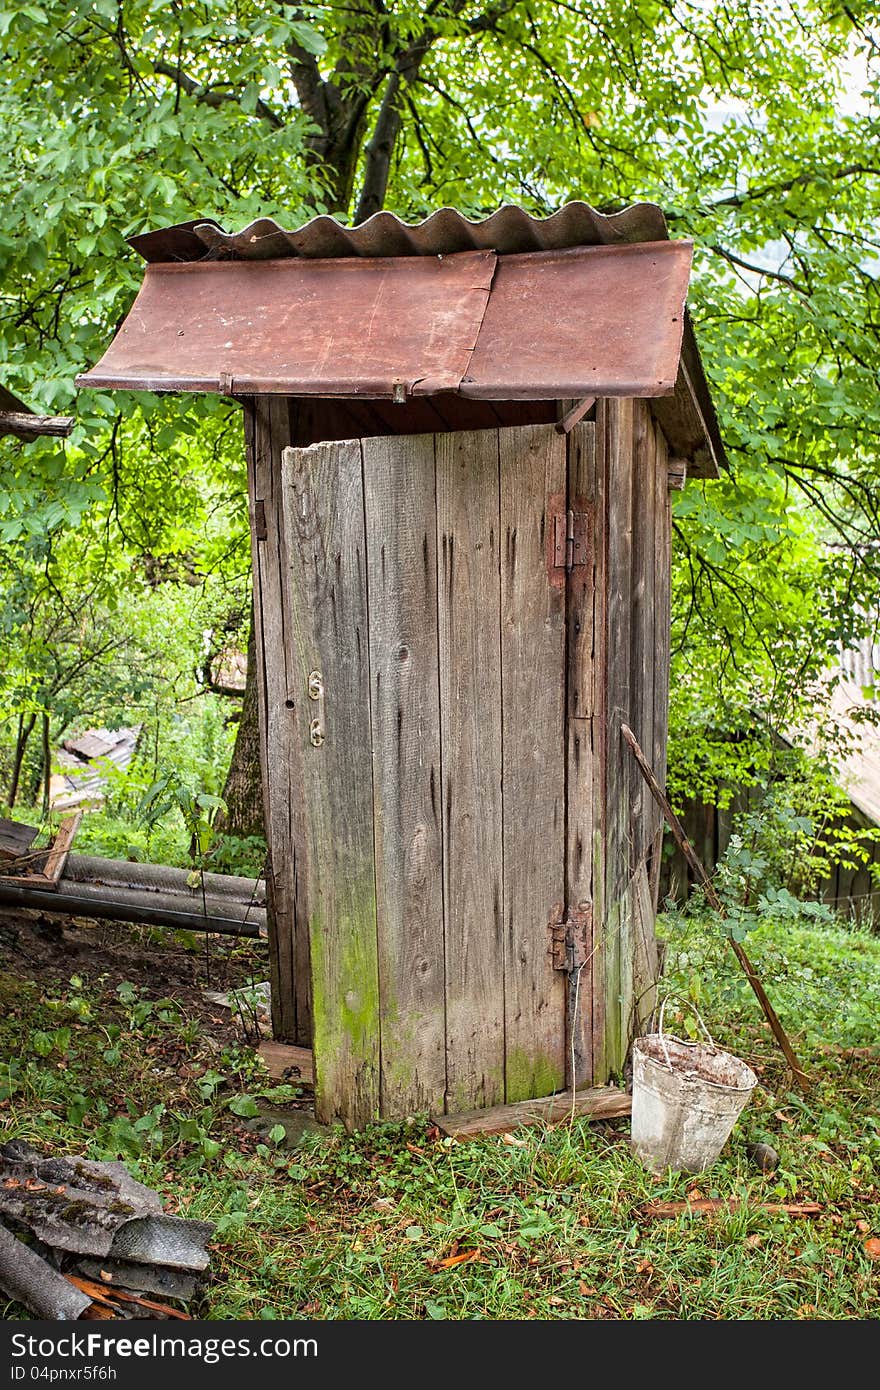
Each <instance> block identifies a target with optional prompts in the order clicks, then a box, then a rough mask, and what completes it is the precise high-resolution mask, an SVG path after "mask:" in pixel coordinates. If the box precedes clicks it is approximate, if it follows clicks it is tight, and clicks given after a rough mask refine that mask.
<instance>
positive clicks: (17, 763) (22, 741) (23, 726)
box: [9, 714, 37, 811]
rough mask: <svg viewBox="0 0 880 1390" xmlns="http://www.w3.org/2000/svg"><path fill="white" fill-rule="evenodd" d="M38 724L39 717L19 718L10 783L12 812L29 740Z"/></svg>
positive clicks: (33, 715)
mask: <svg viewBox="0 0 880 1390" xmlns="http://www.w3.org/2000/svg"><path fill="white" fill-rule="evenodd" d="M36 722H37V716H36V715H35V714H31V715H29V716H28V718H27V719H25V717H24V715H23V714H20V715H19V716H18V737H17V739H16V740H15V757H14V759H13V763H12V778H11V780H10V783H9V809H10V811H11V810H12V808H13V806H14V805H15V802H16V799H17V797H18V784H19V781H20V780H21V768H22V763H23V762H24V755H25V752H26V750H27V745H28V739H29V738H30V736H31V731H32V729H33V727H34V725H35V724H36Z"/></svg>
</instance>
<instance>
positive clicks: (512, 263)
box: [84, 241, 691, 401]
mask: <svg viewBox="0 0 880 1390" xmlns="http://www.w3.org/2000/svg"><path fill="white" fill-rule="evenodd" d="M690 264H691V246H690V243H689V242H684V241H661V242H648V243H645V244H643V245H636V246H622V247H607V246H598V247H584V246H580V247H573V248H571V249H568V250H564V251H539V252H535V253H532V254H529V255H515V256H495V255H494V254H493V253H492V252H491V251H459V252H454V253H453V254H451V255H444V256H416V257H413V256H407V257H387V258H386V257H381V258H379V257H377V258H370V259H368V260H353V259H352V258H350V257H345V258H340V259H331V260H304V259H301V258H295V259H291V258H289V257H288V258H287V259H282V260H271V261H262V260H261V261H244V262H242V261H199V262H196V263H194V264H181V263H179V262H178V263H176V264H168V263H163V264H158V265H150V266H148V267H147V273H146V275H145V277H144V284H143V287H142V288H141V292H140V294H139V295H138V298H137V300H136V301H135V304H134V307H133V308H132V311H131V313H130V314H129V316H128V318H127V319H126V321H125V323H124V324H123V326H122V328H121V329H120V331H119V333H118V334H117V336H116V338H115V339H114V341H113V342H112V343H111V345H110V347H109V348H108V350H107V352H106V353H105V354H104V357H103V358H102V359H101V361H100V362H99V363H98V365H97V366H96V367H95V368H94V369H93V370H92V371H91V372H89V373H88V374H87V376H86V377H85V378H84V381H85V382H86V383H87V384H89V385H94V386H104V387H111V388H112V387H122V388H134V389H141V390H173V391H217V392H219V393H221V394H224V395H257V394H260V395H262V394H271V393H274V394H281V395H289V396H306V395H316V396H343V397H344V396H362V397H365V398H368V399H369V398H372V399H383V398H385V399H388V398H394V397H395V396H396V395H398V394H402V395H403V396H407V397H408V396H414V395H415V396H430V395H435V394H436V393H438V392H441V391H454V392H459V393H460V394H461V395H464V396H471V397H477V398H481V399H483V400H501V401H514V400H557V399H563V398H567V397H569V396H578V395H581V396H584V395H593V396H596V395H603V396H659V395H663V394H664V393H666V392H672V391H673V390H674V387H675V382H676V377H677V374H678V368H679V358H680V355H681V339H682V331H683V322H684V305H685V299H686V296H687V285H688V275H689V272H690Z"/></svg>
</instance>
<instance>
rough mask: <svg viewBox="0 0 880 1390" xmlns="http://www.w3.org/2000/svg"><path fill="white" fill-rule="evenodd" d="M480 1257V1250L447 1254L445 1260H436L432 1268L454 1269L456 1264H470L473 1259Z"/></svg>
mask: <svg viewBox="0 0 880 1390" xmlns="http://www.w3.org/2000/svg"><path fill="white" fill-rule="evenodd" d="M479 1258H480V1251H479V1250H465V1252H464V1254H462V1255H447V1257H446V1259H445V1260H435V1261H434V1263H433V1264H432V1265H431V1268H432V1269H433V1270H435V1271H438V1270H441V1269H453V1268H454V1267H455V1266H456V1265H465V1264H469V1263H470V1262H471V1261H473V1260H478V1259H479Z"/></svg>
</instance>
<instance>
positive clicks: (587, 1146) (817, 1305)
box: [0, 921, 880, 1319]
mask: <svg viewBox="0 0 880 1390" xmlns="http://www.w3.org/2000/svg"><path fill="white" fill-rule="evenodd" d="M667 934H668V936H669V950H668V957H667V981H668V983H669V985H670V986H671V987H674V988H675V989H677V990H680V991H682V992H683V993H689V994H691V995H692V996H697V998H698V1000H699V1003H700V1007H701V1008H702V1009H703V1011H704V1013H705V1015H706V1017H707V1019H708V1020H709V1021H710V1024H711V1026H712V1029H713V1031H714V1032H715V1033H716V1035H717V1036H718V1037H719V1039H720V1040H721V1041H722V1042H724V1043H725V1044H727V1045H729V1046H731V1047H732V1048H733V1049H734V1050H736V1051H737V1052H738V1053H739V1055H741V1056H743V1057H745V1058H747V1059H748V1060H750V1061H751V1062H752V1064H753V1065H754V1066H755V1067H756V1069H757V1070H758V1073H759V1076H760V1078H761V1084H760V1086H759V1088H758V1091H757V1094H756V1096H755V1098H754V1100H753V1101H752V1103H751V1105H750V1106H749V1108H748V1109H747V1110H746V1112H745V1113H744V1115H743V1117H742V1119H741V1121H740V1122H739V1124H738V1126H737V1129H736V1131H735V1134H734V1137H733V1139H732V1140H731V1142H730V1143H729V1144H728V1146H727V1148H726V1150H725V1152H724V1155H723V1157H722V1159H721V1160H720V1161H719V1162H718V1163H717V1164H716V1165H715V1166H714V1167H713V1168H712V1169H711V1170H710V1171H709V1172H707V1173H705V1174H703V1175H701V1176H700V1177H699V1178H698V1179H686V1178H684V1177H681V1176H677V1175H673V1174H669V1175H667V1176H665V1177H661V1178H657V1177H653V1176H652V1175H650V1174H648V1173H646V1172H645V1171H644V1170H643V1169H642V1168H641V1166H640V1165H639V1164H638V1163H637V1162H636V1161H635V1160H634V1159H633V1157H632V1156H631V1154H630V1151H629V1147H628V1142H627V1135H628V1124H627V1123H620V1124H615V1125H603V1126H592V1127H591V1126H589V1125H587V1124H585V1123H583V1122H579V1121H575V1122H574V1123H573V1124H570V1125H569V1124H561V1125H558V1126H557V1127H556V1128H554V1129H552V1130H545V1131H541V1132H536V1131H521V1132H520V1133H519V1134H518V1135H516V1136H508V1138H507V1139H504V1138H492V1139H486V1140H483V1141H479V1142H475V1143H471V1144H467V1145H460V1144H452V1143H450V1142H449V1141H445V1140H442V1139H441V1138H440V1137H439V1136H438V1135H437V1132H436V1130H432V1129H431V1127H430V1125H429V1124H428V1123H427V1121H426V1120H424V1119H416V1120H414V1121H413V1122H412V1123H409V1124H406V1125H394V1126H391V1125H385V1126H379V1127H376V1128H375V1129H373V1130H372V1131H370V1132H368V1133H367V1134H364V1135H361V1136H358V1137H354V1138H349V1137H345V1136H343V1135H342V1134H339V1133H337V1134H333V1135H329V1136H319V1137H317V1138H315V1139H312V1140H310V1141H309V1140H307V1141H306V1143H305V1144H304V1145H302V1146H300V1147H299V1148H297V1149H295V1150H292V1151H287V1150H285V1149H284V1148H283V1147H281V1146H280V1144H279V1143H278V1142H277V1141H278V1140H279V1139H280V1135H281V1130H280V1127H279V1128H278V1129H275V1130H274V1131H273V1135H272V1137H271V1138H270V1137H268V1136H266V1135H265V1134H264V1139H263V1140H261V1139H260V1138H259V1137H258V1136H257V1135H256V1134H254V1133H253V1132H252V1131H251V1130H250V1129H248V1128H247V1127H246V1120H247V1117H248V1115H250V1114H252V1112H253V1111H254V1110H255V1109H256V1108H257V1107H258V1106H259V1107H260V1108H262V1109H264V1110H265V1109H267V1108H268V1112H269V1115H270V1120H271V1117H272V1113H273V1112H272V1107H273V1105H276V1104H279V1105H280V1104H287V1105H289V1104H290V1102H291V1101H292V1100H293V1099H294V1097H295V1096H296V1094H297V1093H296V1090H295V1089H293V1088H291V1087H282V1088H278V1087H275V1088H273V1087H272V1085H271V1083H270V1082H269V1081H268V1079H267V1078H266V1076H265V1074H264V1073H263V1071H262V1068H261V1064H260V1063H258V1062H256V1061H255V1059H254V1055H253V1053H252V1052H250V1051H249V1050H248V1049H247V1048H243V1047H241V1046H239V1045H235V1044H232V1043H231V1042H230V1035H229V1031H228V1029H225V1028H224V1026H222V1025H220V1024H215V1023H214V1022H212V1017H211V1015H210V1013H209V1012H208V1013H206V1012H205V1009H204V1007H202V1006H200V1005H199V1003H198V1000H199V998H200V996H199V994H198V991H197V988H196V986H197V985H198V980H199V970H200V968H201V967H200V965H199V962H200V960H201V957H196V956H193V957H192V959H191V960H190V959H189V958H188V957H184V958H183V963H182V964H181V963H180V959H179V956H174V957H169V956H165V957H164V958H163V956H160V955H159V954H158V953H157V952H156V950H155V948H152V949H151V950H150V951H144V952H142V953H141V955H142V956H143V958H144V959H145V960H148V961H151V962H154V964H153V965H152V967H151V976H148V977H147V978H150V977H151V978H152V979H153V980H154V981H155V982H156V983H155V984H153V985H152V986H149V987H146V986H145V984H144V972H143V970H142V969H141V965H140V964H139V962H140V960H141V956H139V955H138V953H137V951H136V950H134V949H132V950H131V951H129V953H128V955H127V957H126V958H125V959H123V961H122V962H121V963H120V962H118V961H117V964H116V965H114V964H113V961H114V960H116V957H115V956H114V955H113V953H112V951H109V950H105V951H103V952H97V953H96V952H92V951H89V950H87V949H82V950H81V951H80V953H79V955H77V956H76V957H75V971H74V969H72V968H71V966H70V963H69V956H68V955H67V954H66V953H64V952H56V953H55V954H54V955H53V956H52V958H51V960H47V959H46V958H45V957H44V958H43V959H42V961H41V963H40V966H39V968H37V966H36V965H35V964H34V963H33V962H32V963H30V964H29V963H28V962H27V961H26V960H24V959H23V958H22V957H21V956H20V955H19V954H16V953H15V952H11V953H5V967H6V968H5V973H3V974H2V975H0V1056H2V1057H3V1058H4V1059H5V1060H4V1061H3V1063H2V1064H0V1097H2V1099H0V1128H2V1132H3V1136H4V1137H11V1136H13V1135H15V1136H20V1137H23V1138H27V1139H30V1140H32V1141H33V1142H35V1143H37V1144H39V1145H42V1146H44V1147H45V1148H46V1149H47V1150H59V1149H60V1150H67V1151H78V1152H84V1153H88V1154H89V1155H90V1156H92V1157H109V1156H114V1157H115V1156H119V1157H122V1158H124V1159H126V1160H127V1161H128V1162H129V1164H130V1166H131V1169H132V1171H133V1172H134V1173H135V1175H136V1176H138V1177H140V1178H142V1179H143V1180H144V1181H146V1182H148V1183H150V1184H152V1185H153V1186H155V1187H157V1188H158V1189H159V1190H160V1191H161V1192H162V1193H163V1194H164V1196H165V1198H166V1201H167V1203H168V1205H169V1207H170V1208H172V1209H176V1210H178V1211H179V1212H180V1213H181V1214H184V1215H188V1216H199V1217H207V1218H210V1219H212V1220H214V1221H216V1223H217V1231H216V1239H215V1243H214V1255H213V1258H212V1264H211V1276H210V1280H209V1282H208V1284H207V1285H206V1288H205V1290H204V1293H203V1295H202V1296H201V1299H200V1301H199V1302H198V1303H196V1304H195V1305H193V1306H192V1307H191V1311H192V1312H193V1314H194V1315H196V1316H201V1317H207V1318H216V1319H222V1318H237V1317H240V1318H261V1317H262V1318H273V1317H274V1318H303V1317H306V1318H407V1319H412V1318H551V1319H555V1318H675V1319H690V1318H695V1319H696V1318H702V1319H715V1318H724V1319H728V1318H738V1319H742V1318H757V1319H765V1318H773V1319H779V1318H834V1319H836V1318H864V1317H875V1316H877V1314H878V1312H880V1259H876V1258H872V1255H880V1240H878V1238H880V1202H878V1197H880V1132H878V1123H880V1120H878V1096H880V1047H878V1032H877V1020H878V1017H880V940H878V939H877V938H876V937H871V936H869V935H867V934H864V933H857V932H850V931H845V930H837V929H831V928H827V927H822V926H818V927H812V928H793V927H791V926H787V927H785V928H778V927H777V928H772V927H770V926H769V925H768V926H766V927H764V928H762V929H761V930H760V931H759V932H757V933H754V934H753V936H752V938H751V940H750V950H751V952H752V953H753V955H754V957H755V959H756V961H757V962H758V964H759V965H760V968H761V970H762V973H763V975H764V977H765V981H766V983H767V986H768V989H769V990H770V992H771V994H772V997H773V999H774V1002H775V1003H776V1005H777V1008H778V1011H779V1013H780V1014H781V1015H782V1017H783V1020H784V1022H785V1023H786V1025H787V1026H788V1028H789V1029H790V1031H791V1034H792V1038H793V1040H794V1041H795V1045H796V1047H797V1049H798V1051H799V1053H800V1054H801V1057H802V1060H803V1061H804V1062H805V1063H806V1065H807V1067H808V1070H809V1072H810V1073H811V1076H812V1077H813V1078H814V1081H815V1084H814V1087H813V1089H812V1090H811V1092H810V1094H809V1096H808V1097H806V1098H805V1097H802V1096H801V1095H800V1094H798V1093H797V1092H796V1091H793V1090H791V1089H790V1088H789V1083H788V1079H787V1077H786V1073H785V1071H784V1068H783V1067H782V1066H781V1065H780V1060H779V1057H778V1054H777V1052H776V1051H775V1048H774V1045H773V1040H772V1037H771V1036H770V1035H769V1033H768V1030H767V1029H766V1027H765V1026H764V1025H763V1024H762V1022H761V1018H760V1015H759V1014H758V1012H757V1008H756V1006H755V1005H754V1001H753V1000H752V998H751V996H750V994H749V992H748V988H747V986H746V987H745V988H744V987H743V985H742V984H741V982H740V980H739V979H738V977H737V975H736V973H735V968H734V963H733V961H732V957H730V958H728V957H729V952H728V951H727V950H726V948H725V947H724V946H723V945H721V944H720V943H719V942H718V940H717V938H716V937H714V935H713V934H712V932H711V930H710V929H709V928H707V927H706V925H705V924H701V923H699V922H693V921H692V922H689V923H678V924H668V925H667ZM81 935H82V933H81ZM22 944H23V945H24V947H25V949H27V948H28V941H27V939H25V938H23V939H22ZM163 960H164V962H165V964H164V970H165V972H166V976H167V978H166V982H165V983H164V984H163V983H162V975H163ZM169 960H173V961H174V962H177V963H176V964H175V968H174V970H173V971H172V970H171V967H170V965H168V964H167V962H168V961H169ZM214 968H215V974H216V971H217V969H218V966H217V962H216V961H215V967H214ZM224 968H225V969H226V970H227V972H228V970H229V969H230V968H232V967H231V966H230V965H229V964H228V963H227V965H226V966H225V967H224ZM236 968H238V969H239V971H240V970H241V969H242V968H244V967H243V966H242V965H241V962H240V961H239V965H238V967H236ZM126 970H128V971H129V972H130V974H131V975H132V976H133V977H134V978H131V979H127V978H125V977H124V972H125V971H126ZM187 971H189V972H190V973H191V975H192V986H191V987H187V988H184V987H183V983H184V980H185V977H186V975H187ZM258 973H259V972H258ZM163 994H164V995H165V996H166V997H165V998H164V999H163V998H162V997H161V996H162V995H163ZM747 1140H763V1141H766V1142H769V1143H771V1144H772V1145H773V1146H774V1147H775V1148H776V1149H777V1150H778V1151H779V1153H780V1155H781V1163H780V1166H779V1168H778V1169H777V1171H776V1172H775V1173H772V1174H765V1173H762V1172H759V1171H758V1170H757V1169H756V1168H755V1167H754V1166H753V1165H752V1163H751V1162H750V1161H749V1159H748V1157H747V1154H746V1149H745V1144H746V1141H747ZM694 1191H699V1193H701V1194H702V1195H704V1196H707V1197H711V1196H720V1197H738V1198H741V1199H742V1205H741V1206H740V1209H739V1210H738V1211H736V1212H735V1213H733V1214H731V1213H729V1212H727V1213H724V1214H722V1215H715V1216H708V1217H707V1216H695V1215H686V1216H682V1217H678V1218H675V1219H660V1218H657V1217H652V1216H650V1215H649V1214H647V1213H646V1212H645V1210H644V1204H645V1203H646V1202H648V1201H651V1200H654V1199H658V1198H660V1199H662V1198H680V1197H683V1196H684V1195H685V1194H687V1193H688V1192H691V1193H693V1192H694ZM791 1200H798V1201H808V1200H809V1201H812V1202H816V1203H818V1204H819V1205H820V1208H821V1213H820V1215H819V1216H817V1217H813V1218H806V1219H805V1218H795V1217H790V1216H785V1215H779V1214H774V1213H772V1212H769V1211H767V1210H765V1209H764V1207H763V1205H762V1204H764V1203H768V1202H769V1203H774V1202H775V1203H778V1202H785V1201H791ZM20 1312H21V1310H17V1309H15V1307H14V1306H11V1307H9V1308H8V1309H7V1310H6V1316H16V1315H20Z"/></svg>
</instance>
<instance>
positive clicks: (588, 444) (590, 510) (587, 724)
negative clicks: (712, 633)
mask: <svg viewBox="0 0 880 1390" xmlns="http://www.w3.org/2000/svg"><path fill="white" fill-rule="evenodd" d="M598 485H599V480H598V476H597V468H596V427H595V425H594V424H593V423H592V422H590V423H587V424H579V425H576V426H575V427H574V429H573V430H572V431H571V435H570V437H569V444H568V494H569V505H570V506H571V507H572V509H573V510H575V511H583V512H585V513H586V515H587V517H588V522H587V537H588V541H587V552H588V553H587V563H586V565H585V566H584V567H583V568H578V569H573V570H572V572H571V574H570V575H569V577H568V583H567V590H566V606H567V617H566V622H567V629H568V639H567V654H566V660H567V674H566V681H565V685H566V691H567V710H566V735H567V753H566V758H567V769H566V798H567V810H566V827H565V838H566V847H565V901H566V903H567V904H568V906H569V907H578V906H579V905H580V904H585V905H587V906H588V908H589V919H588V920H589V932H588V935H587V938H586V941H585V943H584V945H585V960H584V963H583V966H582V968H580V970H579V973H578V974H577V975H576V976H572V977H571V978H570V979H569V980H568V1000H567V1026H566V1066H567V1071H566V1081H567V1084H568V1085H569V1086H571V1085H574V1086H582V1085H584V1084H585V1083H586V1082H588V1081H591V1080H592V1078H593V1030H594V1021H593V966H594V961H595V957H594V954H593V947H594V933H595V931H596V919H597V916H599V915H600V907H601V894H599V895H597V893H596V882H595V880H596V875H595V873H594V865H593V842H594V838H595V831H596V825H597V817H596V802H597V798H598V794H599V790H600V781H599V774H600V759H599V750H598V749H597V748H596V746H595V742H596V735H597V720H596V713H597V707H596V698H597V691H596V670H597V664H596V658H597V642H598V641H599V639H600V633H599V632H598V631H597V627H598V624H597V602H598V601H599V598H600V596H601V582H602V580H601V577H602V575H603V574H604V555H603V553H602V536H603V534H604V526H603V522H602V517H601V507H600V500H599V491H598ZM600 611H604V608H602V609H601V610H600ZM600 862H601V861H600Z"/></svg>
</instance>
